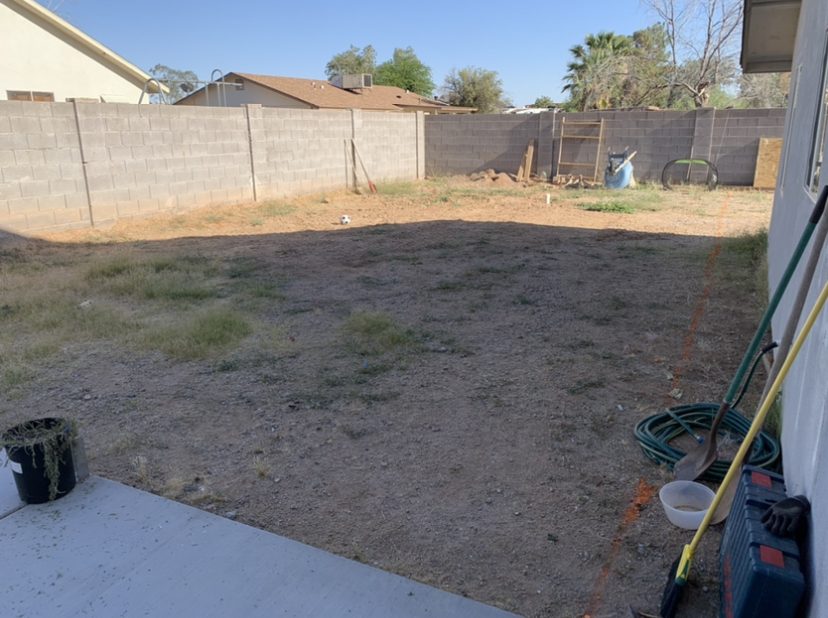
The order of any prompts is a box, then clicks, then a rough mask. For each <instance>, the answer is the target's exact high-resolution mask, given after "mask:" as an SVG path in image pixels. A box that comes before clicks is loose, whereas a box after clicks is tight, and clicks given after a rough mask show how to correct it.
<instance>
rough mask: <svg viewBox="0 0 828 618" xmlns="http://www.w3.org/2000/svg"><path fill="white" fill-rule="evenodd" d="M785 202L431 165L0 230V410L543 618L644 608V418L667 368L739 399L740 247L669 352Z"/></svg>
mask: <svg viewBox="0 0 828 618" xmlns="http://www.w3.org/2000/svg"><path fill="white" fill-rule="evenodd" d="M546 193H551V202H552V204H551V205H547V204H546ZM771 199H772V196H771V195H770V194H767V193H758V192H754V191H740V190H735V191H727V190H719V191H717V192H713V193H708V192H706V191H693V190H685V191H676V192H669V193H667V192H663V191H660V190H657V189H652V188H647V187H645V188H643V189H637V190H634V191H626V192H619V193H612V192H606V191H589V192H577V191H573V192H569V191H563V190H556V189H553V188H549V186H548V185H534V186H529V187H523V186H521V185H515V186H514V187H510V188H508V189H501V188H498V187H494V186H492V185H491V184H489V185H488V186H485V185H483V183H472V182H469V181H466V180H462V179H436V180H429V181H425V182H422V183H417V184H399V185H385V186H380V193H379V194H378V195H365V196H358V195H350V194H335V195H334V194H332V195H328V196H314V197H308V198H301V199H295V200H277V201H270V202H265V203H261V204H247V205H238V206H233V207H222V208H211V209H202V210H199V211H193V212H190V213H184V214H180V215H175V216H158V217H154V218H152V219H142V220H135V221H127V222H122V223H119V224H118V225H116V226H114V227H112V228H109V229H104V230H80V231H73V232H66V233H62V234H52V235H49V236H48V237H44V238H42V239H7V240H6V241H4V242H3V243H2V244H0V259H1V261H0V292H1V293H2V296H1V297H0V326H2V329H1V330H2V334H0V345H2V352H3V353H2V358H0V380H2V387H3V388H2V393H0V423H2V424H3V425H11V424H13V423H15V422H18V421H20V420H24V419H28V418H34V417H39V416H50V415H61V416H66V417H70V418H74V419H77V421H78V422H79V426H80V431H81V434H82V435H83V436H84V438H85V440H86V443H87V448H88V450H89V455H90V465H91V468H92V471H93V473H96V474H100V475H103V476H106V477H109V478H113V479H116V480H119V481H122V482H125V483H128V484H131V485H134V486H137V487H140V488H142V489H146V490H149V491H153V492H156V493H159V494H162V495H165V496H167V497H170V498H173V499H176V500H180V501H183V502H186V503H189V504H192V505H195V506H197V507H199V508H202V509H206V510H209V511H211V512H214V513H217V514H219V515H224V516H227V517H233V518H235V519H237V520H239V521H242V522H245V523H248V524H251V525H254V526H258V527H261V528H265V529H267V530H271V531H273V532H277V533H279V534H283V535H286V536H288V537H291V538H294V539H297V540H300V541H303V542H306V543H309V544H311V545H314V546H317V547H321V548H323V549H326V550H329V551H332V552H335V553H337V554H340V555H343V556H346V557H348V558H353V559H356V560H360V561H363V562H366V563H369V564H373V565H376V566H378V567H381V568H384V569H389V570H391V571H394V572H396V573H399V574H401V575H404V576H408V577H413V578H415V579H417V580H419V581H423V582H426V583H429V584H433V585H436V586H439V587H441V588H443V589H445V590H449V591H451V592H455V593H459V594H464V595H468V596H470V597H472V598H474V599H477V600H479V601H482V602H485V603H490V604H494V605H498V606H500V607H503V608H506V609H509V610H512V611H515V612H518V613H521V614H524V615H527V616H583V615H584V614H585V613H590V614H591V615H592V616H593V618H596V617H598V616H601V617H610V616H628V615H629V609H628V607H629V605H634V606H638V607H641V608H643V609H645V610H649V611H654V610H655V608H656V607H657V604H658V601H659V600H660V597H661V591H662V588H663V585H664V580H665V577H666V574H667V572H668V569H669V567H670V564H671V563H672V561H673V560H674V559H675V557H677V556H678V553H679V552H680V549H681V546H682V544H684V543H685V542H687V541H689V538H690V535H689V534H688V533H686V532H682V531H678V530H676V529H673V528H672V527H671V526H670V524H669V523H668V522H667V521H666V519H665V517H664V516H663V513H662V511H661V507H660V505H659V504H658V498H657V497H655V498H653V499H652V500H650V501H649V502H648V501H646V500H644V499H641V497H642V495H643V494H647V493H648V491H649V489H648V488H650V487H652V488H657V487H659V486H660V485H661V484H662V483H663V482H664V481H665V480H666V479H668V478H669V474H667V473H666V472H665V471H663V470H659V469H658V468H656V467H655V466H653V465H652V464H650V463H649V462H648V461H647V460H646V459H645V458H644V457H643V455H642V454H641V453H640V450H639V449H638V446H637V445H636V443H635V441H634V439H633V436H632V428H633V426H634V425H635V423H636V422H637V421H638V420H640V419H641V418H643V417H644V416H646V415H648V414H650V413H653V412H654V411H657V410H658V409H660V408H662V407H664V406H665V405H672V404H674V403H675V401H674V400H673V399H671V398H670V396H669V393H670V391H671V389H673V388H674V386H675V384H674V379H673V377H674V375H675V373H676V372H677V371H679V372H680V373H681V375H682V376H683V377H682V379H681V383H680V387H681V390H682V391H683V395H682V401H685V402H690V401H710V400H717V399H719V398H720V397H721V395H722V393H723V392H724V391H725V390H726V387H727V383H728V381H729V379H730V377H731V375H732V372H733V371H735V368H736V366H737V365H738V361H739V358H740V357H741V354H742V352H743V349H744V347H745V346H746V345H747V341H748V340H749V338H750V335H751V333H752V330H753V328H754V325H755V320H756V318H757V316H758V314H759V313H760V312H761V305H762V300H761V298H760V292H759V291H758V286H757V277H756V268H757V265H756V264H755V263H754V261H753V256H750V255H747V254H746V252H745V251H743V250H742V249H741V247H742V245H741V244H739V243H728V242H725V243H724V246H725V250H724V251H723V252H722V255H721V256H720V258H719V261H718V265H717V268H716V271H715V275H714V281H713V287H712V294H711V297H710V301H709V304H708V306H707V309H706V313H705V316H704V319H703V320H702V323H701V326H700V328H699V330H698V332H697V334H696V339H695V345H694V348H693V350H694V353H693V354H692V355H691V356H690V358H689V359H682V358H681V352H682V346H683V342H684V338H685V335H686V333H687V329H688V326H689V321H690V316H691V314H692V312H693V310H694V308H695V305H696V302H697V299H698V297H699V295H700V294H701V291H702V289H703V287H704V284H705V281H704V277H703V270H704V264H705V261H706V258H707V255H708V253H709V252H710V250H711V249H712V248H713V247H714V246H715V244H716V243H718V242H721V238H723V237H728V236H735V235H738V234H742V233H755V232H757V231H759V230H761V229H763V228H765V227H766V226H767V223H768V218H769V212H770V204H771ZM342 214H348V215H349V216H350V217H351V220H352V223H351V225H339V224H338V221H339V217H340V215H342ZM759 381H761V376H760V378H759ZM743 408H744V409H746V410H749V409H751V405H750V404H747V405H744V406H743ZM637 495H638V496H639V504H638V505H637V506H635V505H633V506H631V504H632V503H633V502H634V500H635V498H636V496H637ZM625 521H626V523H624V522H625ZM718 541H719V531H718V530H712V531H711V532H710V534H709V536H708V538H707V539H706V540H705V542H704V543H703V548H702V551H701V553H700V554H699V556H698V558H697V559H696V561H695V562H694V573H693V577H692V583H691V584H690V586H689V591H688V593H687V595H686V596H687V603H688V607H689V609H688V612H689V613H688V615H693V616H713V615H715V608H716V607H717V590H718V585H717V583H716V582H717V578H718V569H717V565H716V557H715V556H716V554H715V552H716V549H717V547H718Z"/></svg>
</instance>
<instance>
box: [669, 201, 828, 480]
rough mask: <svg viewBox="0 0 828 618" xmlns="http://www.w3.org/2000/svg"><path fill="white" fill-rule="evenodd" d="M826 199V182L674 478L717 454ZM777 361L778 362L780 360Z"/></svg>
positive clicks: (690, 474) (696, 473)
mask: <svg viewBox="0 0 828 618" xmlns="http://www.w3.org/2000/svg"><path fill="white" fill-rule="evenodd" d="M826 200H828V186H825V187H823V189H822V193H820V194H819V199H817V202H816V204H815V205H814V210H813V212H812V213H811V218H810V219H809V220H808V224H807V225H806V226H805V229H804V230H803V231H802V237H801V238H800V239H799V243H798V244H797V245H796V248H795V249H794V252H793V255H791V259H790V261H789V262H788V266H787V268H786V269H785V272H784V273H783V274H782V278H781V279H780V280H779V285H777V287H776V291H775V292H774V293H773V296H772V297H771V299H770V302H769V303H768V307H767V309H765V313H764V314H763V315H762V319H761V320H760V322H759V326H758V327H757V329H756V332H755V333H754V335H753V340H752V341H751V342H750V345H749V346H748V349H747V351H746V352H745V355H744V357H743V358H742V362H741V363H740V365H739V368H738V369H737V370H736V375H735V376H733V381H732V382H731V383H730V387H729V388H728V390H727V393H726V394H725V397H724V399H723V400H722V403H721V405H720V406H719V410H718V412H716V417H715V418H714V419H713V424H712V425H711V426H710V435H709V437H708V439H707V440H706V441H705V442H704V443H703V444H700V445H697V446H695V447H693V448H692V449H691V450H689V451H688V453H687V454H686V455H685V456H684V457H682V458H681V459H679V460H678V461H677V462H676V463H675V465H674V466H673V474H674V475H675V477H676V478H677V479H679V480H682V481H694V480H696V479H697V478H699V477H700V476H701V475H702V474H704V473H705V471H706V470H707V469H708V468H709V467H710V466H712V465H713V463H714V462H715V461H716V458H717V456H718V452H717V444H716V439H717V433H718V431H719V425H721V423H722V420H723V419H724V417H725V415H726V414H727V412H728V410H730V408H731V406H733V401H734V399H735V397H736V393H737V392H738V391H739V385H740V384H741V383H742V380H743V379H744V377H745V373H746V372H747V369H748V366H749V365H750V361H751V359H752V358H753V357H754V356H755V355H756V352H757V351H758V350H759V345H760V344H761V343H762V338H763V337H764V336H765V331H767V330H768V326H770V321H771V318H773V314H774V313H775V312H776V308H777V307H778V306H779V301H780V300H781V299H782V296H783V295H784V294H785V290H786V289H787V288H788V284H789V283H790V281H791V277H793V273H794V271H795V270H796V267H797V266H798V265H799V260H800V259H801V258H802V254H803V253H804V252H805V247H807V245H808V242H809V241H810V240H811V236H812V235H813V233H814V229H815V228H816V226H817V223H819V220H820V219H821V218H822V213H823V212H824V211H825V202H826ZM779 365H780V366H781V363H780V364H779Z"/></svg>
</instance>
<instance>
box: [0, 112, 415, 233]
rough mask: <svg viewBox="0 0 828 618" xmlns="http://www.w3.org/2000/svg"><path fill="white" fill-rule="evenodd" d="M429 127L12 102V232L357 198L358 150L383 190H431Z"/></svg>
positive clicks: (4, 128) (328, 117)
mask: <svg viewBox="0 0 828 618" xmlns="http://www.w3.org/2000/svg"><path fill="white" fill-rule="evenodd" d="M424 124H425V123H424V120H423V116H422V114H408V113H406V114H403V113H387V112H364V111H359V110H353V111H352V110H295V109H271V108H262V107H261V106H258V105H249V106H244V107H238V108H220V107H184V106H182V107H178V106H165V105H141V106H138V105H130V104H120V103H119V104H111V103H110V104H108V103H31V102H14V101H11V102H10V101H0V229H6V230H10V231H28V230H49V229H60V228H64V227H80V226H88V225H94V224H99V223H105V222H108V221H113V220H116V219H121V218H124V217H133V216H140V215H145V214H151V213H154V212H161V211H177V210H182V209H186V208H191V207H196V206H205V205H209V204H220V203H235V202H242V201H247V200H256V199H267V198H268V197H275V196H287V195H295V194H299V193H308V192H314V191H324V190H332V189H342V188H346V187H352V186H353V182H354V158H353V150H352V148H351V145H350V140H351V139H352V138H355V139H356V141H357V143H358V144H359V147H360V149H361V152H362V155H363V158H364V159H365V164H366V166H367V167H368V169H369V173H370V174H371V176H372V179H373V180H380V181H381V180H397V179H400V180H403V179H415V178H420V177H422V176H423V170H424V168H425V146H424V141H425V139H424V130H425V129H424ZM360 182H361V183H363V184H364V179H362V178H360Z"/></svg>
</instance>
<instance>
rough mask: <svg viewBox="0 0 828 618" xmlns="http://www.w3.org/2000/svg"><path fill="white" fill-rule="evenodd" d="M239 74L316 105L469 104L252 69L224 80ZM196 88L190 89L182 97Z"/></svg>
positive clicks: (441, 107) (442, 108) (441, 108)
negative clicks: (254, 71) (258, 72)
mask: <svg viewBox="0 0 828 618" xmlns="http://www.w3.org/2000/svg"><path fill="white" fill-rule="evenodd" d="M236 77H241V78H242V79H245V80H247V81H250V82H253V83H255V84H258V85H260V86H263V87H265V88H269V89H270V90H273V91H275V92H279V93H281V94H283V95H286V96H289V97H290V98H292V99H296V100H297V101H301V102H303V103H306V104H307V105H310V106H311V107H316V108H318V109H367V110H375V111H403V110H422V111H426V112H433V113H440V114H447V113H464V112H465V113H468V112H473V111H475V110H474V108H471V107H451V106H447V105H446V104H445V103H442V102H441V101H433V100H431V99H428V98H426V97H422V96H420V95H418V94H416V93H414V92H409V91H408V90H403V89H402V88H397V87H396V86H376V85H375V86H373V87H371V88H361V89H358V90H346V89H344V88H338V87H337V86H334V85H333V84H331V83H330V82H328V81H325V80H323V79H322V80H319V79H304V78H299V77H278V76H275V75H254V74H252V73H235V72H233V73H228V74H227V75H225V76H224V78H223V80H224V81H232V80H233V79H234V78H236ZM197 92H200V90H197V91H196V92H193V93H190V95H188V96H187V97H184V99H182V101H185V100H186V99H188V98H190V97H192V96H193V95H195V94H196V93H197Z"/></svg>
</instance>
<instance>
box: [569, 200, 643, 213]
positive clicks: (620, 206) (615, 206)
mask: <svg viewBox="0 0 828 618" xmlns="http://www.w3.org/2000/svg"><path fill="white" fill-rule="evenodd" d="M581 209H582V210H587V211H589V212H610V213H620V214H625V215H631V214H633V213H634V212H635V207H633V206H632V205H631V204H629V203H627V202H622V201H620V200H607V201H605V202H591V203H588V204H582V205H581Z"/></svg>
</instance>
